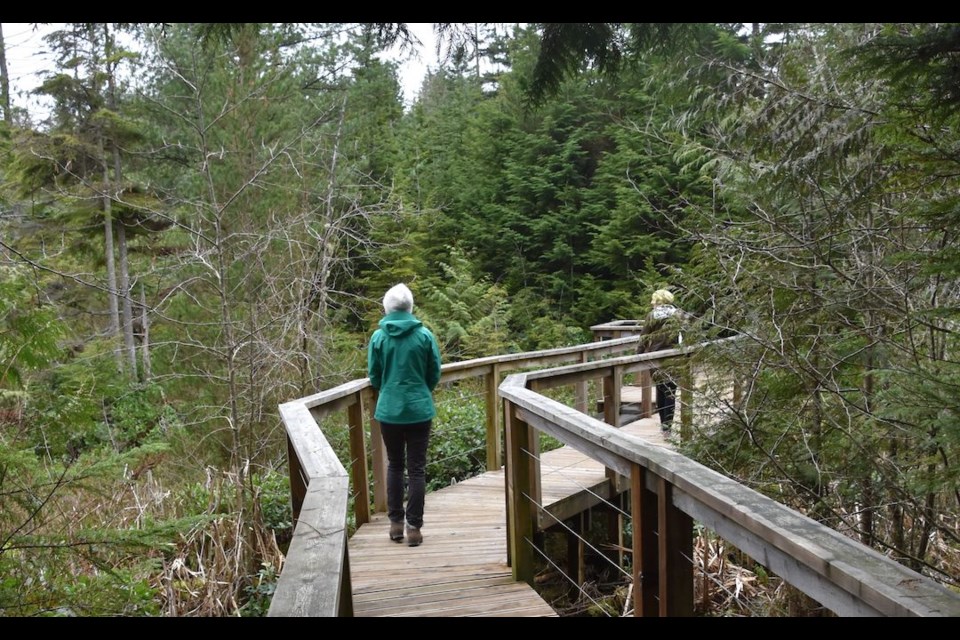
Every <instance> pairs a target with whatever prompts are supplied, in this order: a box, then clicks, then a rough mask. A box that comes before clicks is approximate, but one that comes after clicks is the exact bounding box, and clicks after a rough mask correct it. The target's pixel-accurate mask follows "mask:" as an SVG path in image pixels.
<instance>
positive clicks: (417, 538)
mask: <svg viewBox="0 0 960 640" xmlns="http://www.w3.org/2000/svg"><path fill="white" fill-rule="evenodd" d="M421 542H423V534H422V533H420V527H411V526H410V525H407V546H410V547H416V546H419V544H420V543H421Z"/></svg>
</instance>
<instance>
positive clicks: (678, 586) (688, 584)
mask: <svg viewBox="0 0 960 640" xmlns="http://www.w3.org/2000/svg"><path fill="white" fill-rule="evenodd" d="M657 486H658V491H657V493H658V494H659V496H658V497H659V500H658V503H657V522H658V524H659V532H658V549H659V564H660V590H659V598H660V607H659V610H660V616H661V617H676V616H692V615H693V565H692V563H691V558H692V557H693V520H692V519H691V518H690V516H688V515H687V514H685V513H684V512H683V511H680V510H679V509H677V508H676V507H674V506H673V499H672V493H673V485H671V484H670V483H669V482H667V481H666V480H665V479H663V478H658V480H657Z"/></svg>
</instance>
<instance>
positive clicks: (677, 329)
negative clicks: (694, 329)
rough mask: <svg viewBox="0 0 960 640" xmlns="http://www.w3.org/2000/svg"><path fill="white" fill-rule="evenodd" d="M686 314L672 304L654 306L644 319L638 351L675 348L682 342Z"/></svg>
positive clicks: (648, 351) (646, 351) (645, 351)
mask: <svg viewBox="0 0 960 640" xmlns="http://www.w3.org/2000/svg"><path fill="white" fill-rule="evenodd" d="M684 318H685V314H684V313H683V311H681V310H680V309H677V308H676V307H675V306H673V305H672V304H662V305H660V306H658V307H654V308H653V310H652V311H650V313H648V314H647V317H646V318H645V319H644V321H643V328H642V329H641V330H640V335H641V339H640V343H639V344H638V346H637V352H638V353H650V352H651V351H661V350H663V349H675V348H677V347H678V346H679V345H680V344H681V336H682V333H683V322H684Z"/></svg>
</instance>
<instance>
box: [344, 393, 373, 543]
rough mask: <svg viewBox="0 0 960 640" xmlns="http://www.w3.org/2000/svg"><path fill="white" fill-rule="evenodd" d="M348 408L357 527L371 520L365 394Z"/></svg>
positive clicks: (351, 478)
mask: <svg viewBox="0 0 960 640" xmlns="http://www.w3.org/2000/svg"><path fill="white" fill-rule="evenodd" d="M355 400H356V401H355V402H354V403H353V404H351V405H350V406H349V407H348V408H347V416H348V423H349V425H350V461H351V464H350V481H351V484H352V485H353V493H354V499H353V512H354V513H355V514H356V517H357V527H358V528H359V527H360V525H362V524H366V523H367V522H370V485H369V481H368V479H367V478H368V476H367V447H366V442H365V441H366V437H365V434H364V431H363V394H362V393H358V394H357V397H356V399H355Z"/></svg>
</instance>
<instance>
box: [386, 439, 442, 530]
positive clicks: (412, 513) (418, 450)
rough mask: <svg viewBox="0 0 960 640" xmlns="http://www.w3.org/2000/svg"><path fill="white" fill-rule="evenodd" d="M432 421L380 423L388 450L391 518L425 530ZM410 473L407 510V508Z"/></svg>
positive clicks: (388, 503)
mask: <svg viewBox="0 0 960 640" xmlns="http://www.w3.org/2000/svg"><path fill="white" fill-rule="evenodd" d="M432 422H433V421H432V420H427V421H426V422H417V423H414V424H388V423H386V422H381V423H380V433H381V434H382V435H383V444H384V446H385V447H386V448H387V517H389V518H390V522H403V521H404V518H406V521H407V524H409V525H410V526H411V527H417V528H420V527H422V526H423V501H424V498H425V497H426V493H427V445H428V444H429V442H430V426H431V424H432ZM404 469H406V485H407V486H406V489H407V507H406V509H404V507H403V497H404V479H405V478H404Z"/></svg>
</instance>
